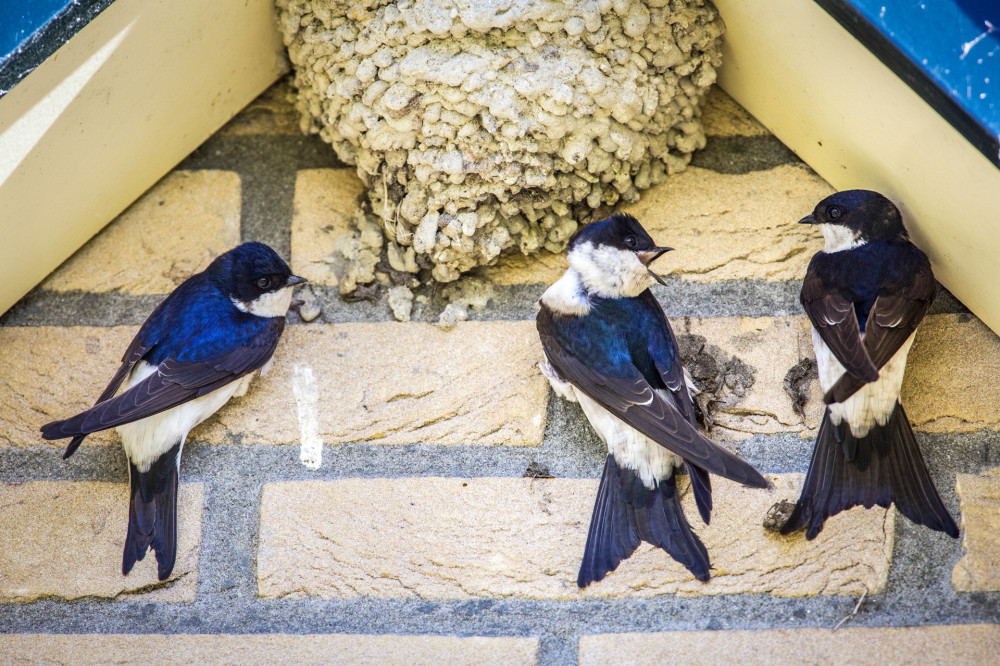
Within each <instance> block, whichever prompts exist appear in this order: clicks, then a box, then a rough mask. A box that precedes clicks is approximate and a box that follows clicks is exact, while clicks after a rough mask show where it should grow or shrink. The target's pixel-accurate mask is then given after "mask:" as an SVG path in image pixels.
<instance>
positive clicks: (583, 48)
mask: <svg viewBox="0 0 1000 666" xmlns="http://www.w3.org/2000/svg"><path fill="white" fill-rule="evenodd" d="M277 5H278V8H279V23H280V27H281V30H282V32H283V34H284V39H285V44H286V45H287V46H288V53H289V56H290V58H291V60H292V63H293V65H294V68H295V84H296V87H297V88H298V90H299V99H298V107H299V109H300V111H301V112H302V114H303V116H302V117H303V121H302V122H303V129H304V130H305V131H308V132H314V133H319V135H320V136H321V137H322V138H323V139H324V140H326V141H328V142H329V143H330V144H331V145H332V146H333V148H334V149H335V150H336V152H337V155H338V156H339V157H340V159H341V160H343V161H345V162H347V163H350V164H354V165H356V167H357V172H358V175H359V176H360V177H361V179H362V180H363V181H364V182H365V184H366V185H367V192H368V199H369V203H370V206H371V211H372V214H373V215H374V217H375V219H376V220H377V221H378V222H379V224H380V225H381V227H382V231H383V233H384V237H385V242H386V247H384V248H383V247H381V243H379V246H380V247H373V248H372V250H373V251H375V254H376V255H377V254H379V253H380V252H381V251H382V250H385V251H386V254H387V256H388V258H389V260H390V262H391V263H392V264H393V268H394V269H395V270H397V271H406V272H410V273H418V272H420V270H421V269H424V270H427V269H429V270H430V272H431V275H432V276H433V278H434V279H436V280H438V281H442V282H447V281H451V280H455V279H456V278H458V277H459V275H460V274H461V273H462V272H464V271H467V270H470V269H472V268H475V267H476V266H481V265H487V264H491V263H493V262H495V261H496V259H497V257H498V256H499V255H500V254H501V253H502V252H504V251H508V250H513V249H514V248H517V250H519V251H521V252H523V253H525V254H530V253H533V252H535V251H537V250H539V249H541V248H545V249H547V250H550V251H553V252H558V251H560V250H562V249H563V248H564V247H565V245H566V242H567V241H568V240H569V238H570V236H571V235H572V234H573V232H574V231H575V230H576V228H577V225H578V221H590V220H593V219H595V218H596V217H597V216H599V215H603V214H604V213H605V212H607V210H608V209H609V207H611V206H614V205H616V204H618V203H619V202H634V201H636V200H637V199H638V196H639V194H638V193H639V191H640V190H642V189H645V188H648V187H650V186H651V185H654V184H657V183H659V182H661V181H663V180H664V179H665V178H666V176H667V175H668V174H670V173H672V172H675V171H678V170H680V169H683V168H684V167H685V166H686V165H687V163H688V161H689V160H690V155H691V153H692V152H693V151H694V150H696V149H698V148H701V147H703V146H704V143H705V136H704V133H703V132H702V127H701V123H700V120H699V113H700V111H699V109H700V105H701V103H702V101H703V97H704V95H705V93H706V92H707V90H708V88H709V86H711V84H712V83H713V82H714V81H715V70H716V68H717V67H718V66H719V64H720V62H721V53H720V43H721V35H722V33H723V31H724V25H723V22H722V20H721V18H719V15H718V12H717V11H716V10H715V8H714V6H712V5H711V3H710V2H707V1H705V0H672V1H665V0H659V1H657V0H651V1H649V2H629V1H627V0H624V1H616V2H538V1H536V0H508V1H506V2H497V1H495V0H494V1H490V0H483V1H478V2H477V1H476V0H465V1H463V0H456V1H454V2H450V3H441V2H436V1H422V0H415V1H408V0H401V1H399V2H384V1H383V2H379V1H374V2H364V1H361V2H356V1H354V0H341V1H337V0H278V1H277Z"/></svg>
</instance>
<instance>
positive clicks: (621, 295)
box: [536, 214, 769, 588]
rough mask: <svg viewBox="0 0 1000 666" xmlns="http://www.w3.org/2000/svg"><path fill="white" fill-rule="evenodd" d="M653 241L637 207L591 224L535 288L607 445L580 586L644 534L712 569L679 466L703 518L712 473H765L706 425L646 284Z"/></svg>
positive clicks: (544, 332)
mask: <svg viewBox="0 0 1000 666" xmlns="http://www.w3.org/2000/svg"><path fill="white" fill-rule="evenodd" d="M670 249H671V248H667V247H657V246H656V244H655V243H654V242H653V240H652V238H650V237H649V234H648V233H646V231H645V229H643V228H642V226H641V225H640V224H639V222H638V221H637V220H636V219H635V218H634V217H632V216H630V215H624V214H617V215H613V216H611V217H610V218H608V219H606V220H602V221H600V222H595V223H593V224H590V225H587V226H586V227H584V228H583V229H582V230H581V231H580V232H579V233H578V234H577V235H576V236H575V237H574V238H573V239H572V241H570V244H569V247H568V259H569V270H567V271H566V273H565V275H563V276H562V277H561V278H560V279H559V280H558V281H557V282H555V283H554V284H553V285H552V286H551V287H549V288H548V289H547V290H546V291H545V293H544V294H543V295H542V297H541V299H539V308H540V309H539V312H538V317H537V320H536V323H537V327H538V334H539V336H540V337H541V340H542V348H543V350H544V352H545V361H544V362H542V363H540V364H539V367H540V369H541V370H542V372H543V374H544V375H545V376H546V377H547V378H548V380H549V382H550V383H551V385H552V388H553V390H554V391H555V392H556V394H558V395H559V396H561V397H563V398H565V399H567V400H570V401H574V402H579V403H580V406H581V407H582V408H583V412H584V414H586V416H587V419H588V420H589V421H590V424H591V425H592V426H593V427H594V429H595V430H596V431H597V432H598V434H599V435H600V436H601V438H602V439H603V440H604V442H605V443H606V444H607V447H608V456H607V458H606V460H605V463H604V474H603V475H602V477H601V483H600V486H599V488H598V491H597V500H596V502H595V505H594V513H593V516H592V517H591V521H590V530H589V532H588V534H587V543H586V546H585V547H584V554H583V562H582V563H581V565H580V573H579V575H578V577H577V585H579V586H580V587H581V588H582V587H586V586H587V585H589V584H590V583H592V582H594V581H599V580H601V579H602V578H604V577H605V576H606V575H607V574H608V573H609V572H611V571H614V570H615V569H616V568H617V567H618V564H619V563H620V562H621V561H622V560H624V559H626V558H628V557H629V556H630V555H631V554H632V553H633V552H635V549H636V548H637V547H638V546H639V543H640V542H642V541H646V542H648V543H651V544H653V545H654V546H657V547H659V548H662V549H663V550H665V551H666V552H667V553H668V554H670V556H671V557H673V558H674V559H675V560H677V561H678V562H680V563H681V564H683V565H684V566H685V567H687V569H688V570H689V571H691V573H692V574H694V576H695V577H696V578H698V579H699V580H702V581H706V580H708V579H709V569H710V568H711V564H710V562H709V557H708V552H707V550H706V549H705V546H704V544H703V543H702V542H701V540H700V539H699V538H698V536H697V535H695V533H694V532H693V531H692V530H691V526H690V524H689V523H688V521H687V518H686V517H685V515H684V512H683V510H682V509H681V504H680V498H679V496H678V492H677V486H676V483H675V478H674V472H675V470H676V468H678V467H681V466H682V465H684V466H686V467H687V471H688V474H689V475H690V478H691V488H692V489H693V492H694V498H695V503H696V504H697V507H698V512H699V513H700V515H701V517H702V520H704V522H705V523H706V524H708V522H709V518H710V515H711V510H712V487H711V482H710V479H709V473H712V474H718V475H720V476H724V477H726V478H728V479H732V480H734V481H737V482H739V483H743V484H745V485H748V486H752V487H756V488H765V487H767V486H768V485H769V484H768V482H767V481H766V480H765V479H764V478H763V477H762V476H761V475H760V474H759V473H758V472H757V471H756V470H755V469H754V468H753V467H751V466H750V465H749V464H747V463H746V462H744V461H743V460H741V459H740V458H738V457H737V456H736V455H734V454H732V453H730V452H729V451H727V450H726V449H724V448H722V447H721V446H719V445H718V444H716V443H715V442H713V441H711V440H709V439H708V438H706V437H705V436H703V435H702V434H701V433H700V432H698V427H697V422H696V419H695V412H694V404H693V403H692V401H691V394H690V392H689V387H688V382H689V379H687V377H686V373H685V371H684V368H683V366H682V365H681V359H680V356H679V353H678V349H677V341H676V340H675V338H674V334H673V331H672V330H671V328H670V324H669V323H668V322H667V318H666V316H665V315H664V314H663V310H662V309H661V308H660V304H659V303H658V302H657V301H656V298H655V297H654V296H653V294H652V292H651V291H650V290H649V287H650V286H651V285H652V283H653V281H654V280H657V281H660V282H661V283H662V282H663V281H662V279H661V278H659V277H658V276H657V275H656V274H654V273H653V272H652V271H651V270H650V268H649V264H651V263H652V262H653V261H654V260H655V259H657V258H658V257H660V256H661V255H662V254H663V253H665V252H667V251H669V250H670Z"/></svg>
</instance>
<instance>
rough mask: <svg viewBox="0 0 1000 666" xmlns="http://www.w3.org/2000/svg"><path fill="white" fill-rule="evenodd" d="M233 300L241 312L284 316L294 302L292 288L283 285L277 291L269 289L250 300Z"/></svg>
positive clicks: (265, 315) (264, 315)
mask: <svg viewBox="0 0 1000 666" xmlns="http://www.w3.org/2000/svg"><path fill="white" fill-rule="evenodd" d="M232 301H233V305H235V306H236V309H237V310H239V311H240V312H246V313H249V314H252V315H257V316H258V317H284V316H285V313H286V312H288V306H289V305H291V304H292V288H291V287H282V288H281V289H279V290H277V291H269V292H268V293H266V294H261V295H260V296H258V297H257V298H255V299H254V300H252V301H249V302H245V301H241V300H238V299H235V298H234V299H232Z"/></svg>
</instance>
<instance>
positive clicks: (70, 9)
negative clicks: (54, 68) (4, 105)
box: [0, 0, 211, 97]
mask: <svg viewBox="0 0 1000 666" xmlns="http://www.w3.org/2000/svg"><path fill="white" fill-rule="evenodd" d="M206 1H211V0H206ZM113 2H114V0H0V97H3V96H4V95H6V94H7V92H8V91H9V90H10V89H11V88H13V87H14V86H16V85H17V84H18V82H19V81H21V80H22V79H23V78H24V77H26V76H27V75H28V74H30V73H31V72H32V71H33V70H34V69H35V68H36V67H38V66H39V65H41V64H42V63H43V62H44V61H45V59H46V58H48V57H49V56H51V55H52V54H53V53H55V52H56V51H57V50H58V49H59V47H61V46H62V45H63V44H65V43H66V42H68V41H69V40H70V39H71V38H72V37H73V35H75V34H76V33H77V32H79V31H80V30H82V29H83V28H84V27H85V26H86V25H87V24H88V23H90V22H91V21H92V20H93V19H94V17H96V16H97V15H98V14H100V13H101V12H102V11H104V10H105V9H107V8H108V7H109V6H110V5H111V3H113Z"/></svg>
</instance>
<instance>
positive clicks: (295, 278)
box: [285, 275, 309, 287]
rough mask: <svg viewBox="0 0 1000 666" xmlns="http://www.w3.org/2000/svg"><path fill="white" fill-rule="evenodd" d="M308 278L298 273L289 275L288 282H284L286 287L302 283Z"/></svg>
mask: <svg viewBox="0 0 1000 666" xmlns="http://www.w3.org/2000/svg"><path fill="white" fill-rule="evenodd" d="M308 281H309V280H307V279H305V278H304V277H299V276H298V275H289V276H288V282H286V283H285V286H286V287H294V286H295V285H297V284H302V283H303V282H308Z"/></svg>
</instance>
